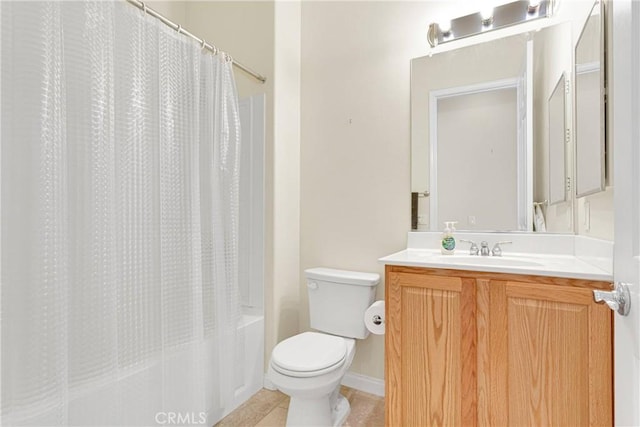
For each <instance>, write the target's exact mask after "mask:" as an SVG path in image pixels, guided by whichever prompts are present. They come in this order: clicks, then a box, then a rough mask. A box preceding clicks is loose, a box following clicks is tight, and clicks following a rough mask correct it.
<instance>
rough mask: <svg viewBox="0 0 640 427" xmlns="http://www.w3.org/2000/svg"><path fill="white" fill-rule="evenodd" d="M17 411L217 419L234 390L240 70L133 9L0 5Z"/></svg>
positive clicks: (8, 360) (85, 417) (10, 367)
mask: <svg viewBox="0 0 640 427" xmlns="http://www.w3.org/2000/svg"><path fill="white" fill-rule="evenodd" d="M0 22H1V33H0V34H1V54H0V55H1V57H0V58H1V59H0V61H1V62H0V70H1V76H2V80H1V81H2V85H1V87H0V98H1V101H2V102H1V104H0V135H1V136H0V138H1V140H0V142H1V144H0V150H1V152H0V156H1V165H0V180H1V188H0V192H1V207H0V209H1V214H2V224H1V230H0V232H1V246H0V250H1V281H2V283H1V294H0V295H1V310H2V311H1V315H0V320H1V324H0V325H1V329H2V331H1V332H2V341H1V356H2V360H1V364H2V370H1V381H2V393H1V395H0V399H1V403H2V414H1V421H2V425H3V426H9V425H41V426H54V425H55V426H62V425H78V426H89V425H145V426H147V425H168V424H173V425H211V424H212V423H213V420H215V419H217V418H218V417H219V415H220V413H221V411H222V410H223V408H224V406H225V404H226V402H227V401H228V400H229V399H230V398H231V397H232V396H231V395H230V394H231V393H232V387H231V384H232V382H233V378H232V375H233V374H234V372H235V370H234V369H233V363H234V359H235V355H234V352H235V350H236V348H237V347H236V338H237V337H236V323H237V320H238V316H239V311H240V309H239V302H238V292H237V235H238V230H237V229H238V165H239V163H238V162H239V117H238V105H237V95H236V91H235V82H234V79H233V73H232V67H231V63H230V62H229V60H228V58H226V57H225V56H224V55H217V56H214V55H212V54H211V53H210V52H208V51H203V50H202V49H201V46H199V45H198V44H197V43H195V42H193V41H192V40H190V39H187V38H186V37H184V36H181V35H179V34H177V33H176V32H175V31H173V30H171V29H170V28H168V27H166V26H164V25H163V24H161V23H160V22H159V21H157V20H156V19H154V18H152V17H150V16H146V15H145V14H144V13H143V12H142V11H140V10H138V9H136V8H135V7H133V6H131V5H129V4H126V3H125V2H108V1H95V2H61V1H47V2H0Z"/></svg>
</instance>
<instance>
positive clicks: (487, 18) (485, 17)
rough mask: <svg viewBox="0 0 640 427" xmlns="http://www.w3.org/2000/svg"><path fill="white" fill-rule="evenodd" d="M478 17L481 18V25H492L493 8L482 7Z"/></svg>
mask: <svg viewBox="0 0 640 427" xmlns="http://www.w3.org/2000/svg"><path fill="white" fill-rule="evenodd" d="M480 17H481V18H482V25H483V26H485V27H488V26H489V25H491V24H492V23H493V8H492V7H483V8H482V9H481V10H480Z"/></svg>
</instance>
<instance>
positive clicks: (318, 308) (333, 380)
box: [267, 268, 380, 427]
mask: <svg viewBox="0 0 640 427" xmlns="http://www.w3.org/2000/svg"><path fill="white" fill-rule="evenodd" d="M305 275H306V277H307V291H308V294H309V311H310V313H309V318H310V325H311V327H312V328H314V329H316V330H318V331H320V332H303V333H301V334H298V335H295V336H293V337H290V338H287V339H286V340H284V341H282V342H281V343H279V344H278V345H276V346H275V348H274V349H273V352H272V353H271V360H270V361H269V368H268V372H267V376H268V378H269V380H270V381H271V382H272V383H273V385H274V386H275V387H276V388H278V389H279V390H280V391H282V392H283V393H285V394H287V395H289V396H290V398H291V400H290V401H289V410H288V412H287V426H322V427H329V426H332V427H338V426H341V425H343V424H344V422H345V420H346V418H347V416H348V415H349V411H350V410H351V408H350V406H349V402H348V401H347V399H346V398H345V397H344V396H342V395H340V383H341V381H342V378H343V377H344V375H345V374H346V373H347V371H348V369H349V367H350V366H351V362H352V361H353V357H354V355H355V344H356V341H355V339H363V338H366V337H367V336H368V335H369V332H368V331H367V329H366V327H365V325H364V312H365V310H366V309H367V307H368V306H369V305H371V303H372V302H373V300H374V296H375V287H376V285H377V284H378V282H379V281H380V276H379V275H378V274H372V273H360V272H353V271H344V270H334V269H330V268H312V269H308V270H305Z"/></svg>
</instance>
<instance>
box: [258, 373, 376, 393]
mask: <svg viewBox="0 0 640 427" xmlns="http://www.w3.org/2000/svg"><path fill="white" fill-rule="evenodd" d="M342 385H344V386H347V387H350V388H354V389H356V390H359V391H364V392H365V393H370V394H374V395H376V396H384V380H380V379H378V378H373V377H368V376H366V375H361V374H356V373H355V372H347V373H346V375H345V376H344V378H343V379H342ZM264 388H266V389H267V390H277V388H276V386H275V385H274V384H273V382H271V380H270V379H269V377H268V376H267V374H264Z"/></svg>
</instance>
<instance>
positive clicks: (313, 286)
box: [307, 282, 318, 291]
mask: <svg viewBox="0 0 640 427" xmlns="http://www.w3.org/2000/svg"><path fill="white" fill-rule="evenodd" d="M307 288H309V289H313V290H314V291H315V290H316V289H318V284H317V283H316V282H307Z"/></svg>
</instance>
